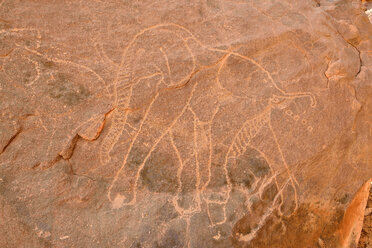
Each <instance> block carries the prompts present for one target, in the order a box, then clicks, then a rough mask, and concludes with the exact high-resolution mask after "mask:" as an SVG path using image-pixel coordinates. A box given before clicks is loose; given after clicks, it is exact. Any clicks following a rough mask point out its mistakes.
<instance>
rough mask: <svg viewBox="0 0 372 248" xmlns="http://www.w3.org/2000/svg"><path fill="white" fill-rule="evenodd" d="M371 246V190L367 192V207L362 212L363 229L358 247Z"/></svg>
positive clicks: (366, 247) (365, 247)
mask: <svg viewBox="0 0 372 248" xmlns="http://www.w3.org/2000/svg"><path fill="white" fill-rule="evenodd" d="M368 247H372V190H370V192H369V197H368V202H367V207H366V210H365V212H364V221H363V229H362V232H361V235H360V239H359V246H358V248H368Z"/></svg>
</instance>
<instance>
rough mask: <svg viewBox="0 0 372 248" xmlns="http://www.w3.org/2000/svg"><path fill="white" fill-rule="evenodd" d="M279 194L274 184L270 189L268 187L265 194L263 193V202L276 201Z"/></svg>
mask: <svg viewBox="0 0 372 248" xmlns="http://www.w3.org/2000/svg"><path fill="white" fill-rule="evenodd" d="M277 194H278V188H277V187H276V185H275V184H274V183H272V184H270V185H269V186H268V187H266V188H265V190H264V192H263V193H262V200H263V201H264V202H267V203H268V202H271V201H273V200H274V198H275V196H276V195H277Z"/></svg>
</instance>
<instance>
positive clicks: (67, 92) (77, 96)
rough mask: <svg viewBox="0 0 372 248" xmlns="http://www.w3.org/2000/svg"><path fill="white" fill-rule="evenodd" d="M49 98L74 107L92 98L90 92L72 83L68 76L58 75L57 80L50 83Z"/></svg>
mask: <svg viewBox="0 0 372 248" xmlns="http://www.w3.org/2000/svg"><path fill="white" fill-rule="evenodd" d="M48 92H49V96H50V97H52V98H54V99H56V100H59V101H61V102H62V103H63V104H66V105H68V106H74V105H77V104H79V103H80V102H82V101H83V100H84V99H86V98H88V97H89V96H90V92H89V91H88V90H87V89H85V88H84V86H82V85H77V84H75V83H73V82H72V80H71V79H70V77H69V76H68V75H66V74H62V73H58V74H57V76H56V77H55V79H54V80H53V81H51V82H49V83H48Z"/></svg>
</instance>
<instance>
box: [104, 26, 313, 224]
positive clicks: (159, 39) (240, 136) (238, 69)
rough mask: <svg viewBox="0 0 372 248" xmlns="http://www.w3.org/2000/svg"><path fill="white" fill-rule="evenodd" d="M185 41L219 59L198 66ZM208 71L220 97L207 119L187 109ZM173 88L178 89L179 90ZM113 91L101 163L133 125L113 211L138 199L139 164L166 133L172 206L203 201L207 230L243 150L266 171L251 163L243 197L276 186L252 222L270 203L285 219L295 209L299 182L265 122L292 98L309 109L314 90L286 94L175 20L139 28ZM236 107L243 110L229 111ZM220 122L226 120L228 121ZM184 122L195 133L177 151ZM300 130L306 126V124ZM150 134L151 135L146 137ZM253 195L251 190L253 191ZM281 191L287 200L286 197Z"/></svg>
mask: <svg viewBox="0 0 372 248" xmlns="http://www.w3.org/2000/svg"><path fill="white" fill-rule="evenodd" d="M188 40H193V42H194V43H195V44H197V46H199V48H197V49H198V50H199V51H200V50H205V51H206V53H207V52H214V53H218V54H219V58H217V59H216V60H214V61H213V62H212V63H210V64H208V65H204V66H197V64H199V63H198V60H197V58H196V56H195V55H194V54H193V50H192V49H191V48H190V46H189V45H188V43H187V41H188ZM247 46H249V44H248V45H247ZM171 47H172V49H176V50H173V54H176V55H177V56H178V55H180V56H181V57H182V58H183V62H182V63H174V62H172V59H175V58H172V59H170V58H169V57H168V55H167V54H168V53H167V51H168V50H169V49H171ZM193 49H195V45H194V46H193ZM149 54H152V55H151V57H152V58H155V60H154V59H152V60H151V61H146V59H147V57H148V55H149ZM176 60H177V61H180V58H179V57H177V58H176ZM108 61H111V60H109V59H108ZM110 63H112V62H110ZM180 65H182V68H181V67H180ZM206 72H208V73H210V72H212V74H210V75H214V76H212V77H211V84H213V85H214V86H213V85H212V87H217V89H218V91H219V92H217V93H216V94H217V95H218V96H219V100H218V101H217V103H216V104H214V106H213V107H211V113H210V115H209V116H210V118H209V119H208V120H205V116H208V115H205V114H204V116H199V115H198V113H197V112H195V111H194V110H193V109H194V108H195V107H196V106H197V105H195V104H193V101H194V99H195V95H196V94H198V92H197V90H198V84H201V83H203V82H202V81H201V82H199V77H201V76H200V75H203V73H204V74H205V73H206ZM136 91H138V92H141V94H142V95H141V96H142V97H141V96H139V95H136V94H135V92H136ZM178 91H180V92H181V91H182V93H177V92H178ZM168 93H169V94H171V95H168ZM113 94H114V108H115V109H114V111H113V116H112V125H111V127H110V130H109V132H108V133H107V135H106V136H105V137H104V140H103V142H102V146H101V152H100V158H101V163H102V165H103V166H105V165H106V164H107V163H109V162H110V160H111V159H110V152H111V151H112V149H113V148H114V146H115V145H116V143H117V142H118V140H119V139H120V136H121V135H122V133H123V132H124V130H126V126H127V125H129V126H130V127H131V134H132V135H131V138H130V139H131V140H130V145H129V147H128V149H127V152H126V156H125V157H124V159H123V160H122V165H121V167H120V168H119V170H118V171H117V172H116V175H115V177H114V179H113V181H112V184H111V185H110V187H109V190H108V193H107V197H108V199H109V200H110V201H111V203H112V206H113V208H115V209H117V208H121V207H123V206H128V205H135V204H136V201H137V198H136V197H137V187H138V180H139V177H140V175H141V174H142V175H146V171H143V169H144V167H145V165H146V164H147V163H148V162H149V158H150V157H151V156H152V154H153V152H154V150H156V149H157V146H158V144H159V143H161V142H163V140H164V139H165V138H166V139H167V140H169V141H168V143H169V142H170V147H171V150H173V152H174V154H175V156H176V158H177V159H176V162H175V163H176V164H177V167H178V170H177V173H176V178H177V185H178V187H177V191H176V194H175V196H174V197H173V205H174V207H175V209H176V210H177V212H178V213H179V214H180V215H181V216H183V217H184V218H186V219H189V218H190V216H192V215H194V214H196V213H199V212H200V211H201V206H202V201H204V202H205V203H206V208H207V213H208V216H209V221H210V227H214V226H217V225H222V224H224V223H225V222H226V218H227V217H226V204H227V203H228V201H229V199H230V193H231V190H232V189H233V188H234V185H233V183H232V178H231V177H230V176H231V175H232V174H231V173H229V170H231V169H232V166H233V164H234V163H236V161H237V160H239V159H240V158H242V157H243V156H245V155H244V154H245V152H246V151H247V149H253V150H255V151H257V152H258V153H259V154H260V156H261V157H262V158H263V159H264V161H265V163H267V165H268V168H267V169H265V170H267V171H266V172H259V171H260V170H259V169H258V168H256V167H252V168H251V181H252V182H248V181H245V187H246V189H242V190H243V192H244V193H245V194H246V195H247V197H248V199H251V198H252V197H253V196H255V195H258V196H259V197H261V195H262V194H263V191H264V188H265V187H266V185H267V184H269V183H271V185H273V186H272V187H275V192H276V193H275V194H274V196H273V197H271V199H270V202H271V203H270V204H269V205H267V206H266V208H268V209H267V211H266V210H265V211H264V212H263V216H262V219H260V223H261V224H259V223H257V224H258V225H259V226H260V225H263V224H262V223H264V222H265V219H266V218H267V217H268V216H269V215H270V214H271V213H272V211H273V209H274V208H276V209H277V210H278V211H279V213H281V214H285V215H286V216H290V215H291V214H292V213H293V212H294V211H295V210H296V209H297V205H298V200H297V198H298V197H297V191H296V187H297V186H296V183H297V182H296V179H295V178H294V177H293V175H292V173H291V171H290V169H289V167H288V165H287V162H286V159H285V157H284V155H283V152H282V151H281V147H280V143H279V142H278V140H277V137H276V134H275V130H274V128H273V127H272V124H271V113H272V111H273V110H274V109H277V110H280V111H281V109H285V108H286V107H287V106H288V105H289V104H290V102H293V101H295V100H296V99H307V102H308V103H307V104H308V106H309V107H311V108H315V107H316V99H315V96H314V95H313V94H312V93H310V92H286V91H284V90H283V89H281V87H280V86H279V83H278V82H276V81H275V80H274V79H273V77H272V75H271V73H270V72H269V71H268V70H266V69H265V68H264V67H263V66H262V65H261V64H260V63H259V62H257V61H255V60H254V59H252V58H250V57H248V56H246V55H243V54H240V53H239V52H238V51H235V50H234V48H229V49H216V48H211V47H208V46H205V45H203V44H202V43H201V42H200V41H199V40H198V39H196V38H195V37H194V36H193V35H192V33H191V32H190V31H188V30H186V29H185V28H183V27H181V26H179V25H176V24H161V25H157V26H154V27H150V28H147V29H145V30H142V31H140V32H139V33H138V34H137V35H135V36H134V38H133V39H132V41H131V42H130V43H129V45H128V46H127V47H126V48H125V49H124V51H123V57H122V62H121V64H120V65H119V66H118V72H117V75H116V79H115V81H114V93H113ZM179 94H182V95H179ZM177 95H178V96H177ZM170 96H171V97H172V98H173V99H175V98H176V99H177V101H176V102H177V103H175V104H176V105H177V108H174V107H172V110H170V109H169V110H166V108H167V107H166V106H165V105H164V102H165V101H167V99H168V100H170V98H169V97H170ZM201 97H202V96H201ZM201 97H198V98H199V99H200V98H201ZM170 101H175V100H170ZM198 101H199V100H198ZM160 106H162V107H161V108H160ZM158 109H159V110H160V109H161V112H157V111H159V110H158ZM139 110H141V111H144V114H143V115H142V117H141V119H140V120H139V121H137V124H136V123H134V124H133V125H135V126H134V127H133V126H132V125H130V124H128V120H129V118H131V115H133V114H134V113H136V112H137V111H139ZM235 111H237V112H239V113H241V114H242V115H239V116H236V115H234V113H235ZM186 112H189V113H191V115H190V114H189V116H190V117H189V118H184V117H182V116H184V115H185V114H186ZM285 114H286V115H288V116H290V117H291V118H292V119H293V121H298V120H299V119H300V118H301V117H300V116H299V115H294V114H293V112H292V111H291V110H289V109H287V110H286V111H285ZM181 117H182V118H181ZM201 119H203V121H202V122H201V121H200V120H201ZM224 120H230V121H231V124H229V123H226V122H225V121H224ZM159 121H160V123H162V124H161V126H157V127H156V130H155V129H154V128H155V127H152V125H153V124H154V122H155V123H159ZM183 122H192V123H193V124H192V126H193V128H192V129H190V133H193V137H194V138H192V141H191V143H192V148H191V149H188V151H182V147H177V144H176V142H175V136H174V131H173V129H174V126H175V125H176V124H177V123H183ZM201 124H203V126H205V127H207V130H209V131H208V134H207V136H208V137H207V143H208V144H209V145H207V150H208V151H209V152H208V153H209V157H208V159H207V160H206V159H202V156H204V155H203V153H205V152H206V150H205V148H204V150H200V149H201V147H202V146H203V145H202V144H199V143H200V141H198V140H197V138H196V137H197V135H198V133H200V132H203V131H202V130H200V128H201ZM304 124H306V123H304ZM177 125H178V124H177ZM180 125H183V126H185V125H186V124H180ZM305 128H307V130H309V131H311V130H310V129H311V127H305ZM150 130H152V131H150ZM148 133H151V134H152V135H151V137H149V136H148ZM221 133H226V136H223V137H221ZM261 133H264V135H265V137H270V139H271V140H268V142H272V146H271V147H270V149H272V148H273V147H276V151H275V152H272V151H271V154H267V153H266V149H265V148H264V147H261V146H260V145H258V144H257V142H258V139H256V137H257V136H259V135H260V134H261ZM221 138H222V139H221ZM259 139H261V137H260V138H259ZM266 139H267V138H266ZM259 143H261V141H259ZM186 169H187V170H186ZM185 171H188V173H190V171H191V172H193V173H194V174H193V175H194V178H195V181H194V183H192V182H193V179H192V178H191V177H190V178H188V177H185V176H186V174H184V172H185ZM268 172H270V174H271V175H272V176H271V177H269V178H267V177H266V176H264V175H266V174H267V173H268ZM144 173H145V174H144ZM262 173H263V174H262ZM279 175H280V176H279ZM202 176H203V179H204V180H203V182H202ZM145 177H146V176H145ZM146 180H147V179H146ZM190 183H192V184H190ZM187 185H188V186H187ZM236 187H240V186H236ZM186 189H188V190H186ZM185 190H186V191H185ZM253 192H256V193H254V194H253V195H252V193H253ZM283 192H285V194H283ZM284 195H286V197H287V198H288V199H284ZM288 202H289V203H288ZM287 205H291V206H292V207H289V209H283V206H285V207H287ZM248 208H249V206H248ZM258 229H259V228H257V230H258Z"/></svg>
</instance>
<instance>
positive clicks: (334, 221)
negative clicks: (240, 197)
mask: <svg viewBox="0 0 372 248" xmlns="http://www.w3.org/2000/svg"><path fill="white" fill-rule="evenodd" d="M270 191H271V190H270ZM273 192H275V190H274V191H273ZM268 198H270V197H268ZM258 202H259V201H258ZM258 205H260V204H258ZM258 205H257V206H256V208H255V206H252V208H253V209H259V208H260V206H258ZM253 211H254V210H253ZM329 213H330V208H329V207H327V206H316V205H310V204H302V205H300V206H299V208H298V209H297V211H296V212H295V213H294V214H293V215H291V216H290V217H285V216H279V214H278V212H277V211H276V210H275V211H274V212H273V213H272V214H271V215H270V216H269V217H268V219H267V220H266V221H265V223H264V225H263V226H262V227H261V228H260V230H259V231H258V232H257V234H256V236H255V238H254V239H253V240H251V242H250V243H249V244H248V243H245V242H242V241H240V240H239V235H246V234H249V233H250V232H251V231H252V229H253V228H254V225H252V218H254V216H256V213H255V214H253V215H251V214H250V213H248V214H247V215H246V216H244V217H243V218H242V219H240V220H239V221H238V222H237V223H236V224H235V225H234V227H233V236H232V242H233V243H234V247H288V248H292V247H293V248H297V247H298V240H301V241H302V242H303V244H309V245H308V246H307V247H318V242H319V237H320V238H321V239H322V240H323V242H324V243H325V245H326V247H337V244H338V241H339V237H338V236H337V234H336V231H337V230H338V228H339V225H340V223H341V221H342V218H343V213H344V211H343V210H342V209H341V208H339V209H336V210H334V211H333V214H331V215H329ZM314 226H319V227H320V228H314ZM322 226H323V227H324V228H321V227H322ZM273 233H276V234H278V235H272V234H273Z"/></svg>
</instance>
